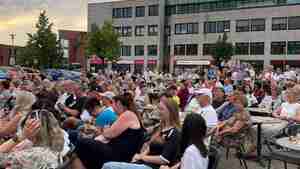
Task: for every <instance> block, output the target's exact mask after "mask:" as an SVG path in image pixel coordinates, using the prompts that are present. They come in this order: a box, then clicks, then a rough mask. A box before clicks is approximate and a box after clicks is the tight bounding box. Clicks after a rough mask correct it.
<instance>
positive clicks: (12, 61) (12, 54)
mask: <svg viewBox="0 0 300 169" xmlns="http://www.w3.org/2000/svg"><path fill="white" fill-rule="evenodd" d="M9 36H10V38H11V54H10V56H9V57H10V58H9V62H10V65H14V64H15V63H16V55H15V37H16V34H15V33H11V34H9Z"/></svg>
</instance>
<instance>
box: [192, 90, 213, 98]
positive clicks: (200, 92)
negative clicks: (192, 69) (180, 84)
mask: <svg viewBox="0 0 300 169" xmlns="http://www.w3.org/2000/svg"><path fill="white" fill-rule="evenodd" d="M194 94H195V95H205V96H209V97H210V98H211V99H212V93H211V90H210V89H208V88H202V89H197V90H195V91H194Z"/></svg>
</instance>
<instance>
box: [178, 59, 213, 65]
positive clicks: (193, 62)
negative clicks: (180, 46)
mask: <svg viewBox="0 0 300 169" xmlns="http://www.w3.org/2000/svg"><path fill="white" fill-rule="evenodd" d="M176 65H195V66H202V65H203V66H208V65H210V61H209V60H177V61H176Z"/></svg>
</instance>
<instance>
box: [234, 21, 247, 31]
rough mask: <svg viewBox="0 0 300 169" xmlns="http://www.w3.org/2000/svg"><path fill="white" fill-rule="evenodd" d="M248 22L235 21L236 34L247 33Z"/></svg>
mask: <svg viewBox="0 0 300 169" xmlns="http://www.w3.org/2000/svg"><path fill="white" fill-rule="evenodd" d="M249 24H250V22H249V20H248V19H247V20H237V21H236V32H249V26H250V25H249Z"/></svg>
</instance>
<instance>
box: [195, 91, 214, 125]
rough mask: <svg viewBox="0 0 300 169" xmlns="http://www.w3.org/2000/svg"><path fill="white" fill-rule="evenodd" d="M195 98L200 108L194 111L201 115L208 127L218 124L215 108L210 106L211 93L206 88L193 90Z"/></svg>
mask: <svg viewBox="0 0 300 169" xmlns="http://www.w3.org/2000/svg"><path fill="white" fill-rule="evenodd" d="M195 95H196V98H197V100H198V102H199V105H200V108H199V109H198V111H197V112H196V113H198V114H200V115H202V117H203V118H204V119H205V120H206V124H207V127H208V128H213V127H215V126H216V125H217V124H218V116H217V113H216V111H215V109H214V108H213V107H212V105H211V102H212V93H211V90H209V89H207V88H203V89H199V90H196V91H195Z"/></svg>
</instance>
